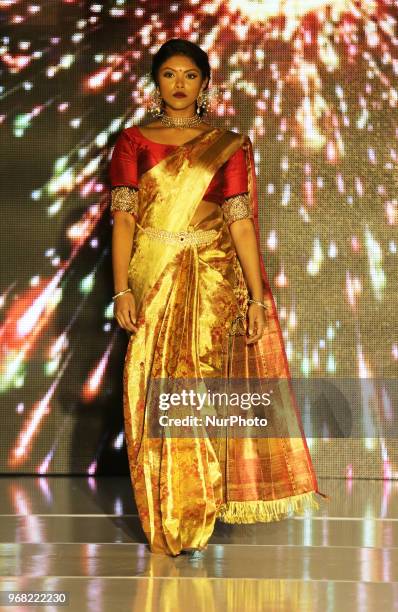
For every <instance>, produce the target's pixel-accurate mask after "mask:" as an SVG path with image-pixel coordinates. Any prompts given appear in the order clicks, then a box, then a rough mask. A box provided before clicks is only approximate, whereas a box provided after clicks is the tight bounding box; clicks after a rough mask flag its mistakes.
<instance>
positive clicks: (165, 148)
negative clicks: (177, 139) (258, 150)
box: [109, 126, 248, 205]
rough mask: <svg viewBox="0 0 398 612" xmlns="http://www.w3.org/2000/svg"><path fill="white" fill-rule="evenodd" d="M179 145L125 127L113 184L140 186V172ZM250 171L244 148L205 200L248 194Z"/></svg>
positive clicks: (117, 148) (116, 149)
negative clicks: (155, 140) (164, 142)
mask: <svg viewBox="0 0 398 612" xmlns="http://www.w3.org/2000/svg"><path fill="white" fill-rule="evenodd" d="M178 146H180V145H169V144H160V143H158V142H154V141H153V140H149V139H148V138H146V137H145V136H144V135H143V134H142V133H141V132H140V130H139V129H138V128H137V126H132V127H130V128H126V129H124V130H123V131H122V132H121V134H120V136H119V138H118V139H117V141H116V144H115V147H114V149H113V153H112V158H111V162H110V166H109V177H110V181H111V186H112V187H117V186H122V185H125V186H128V187H135V188H138V181H139V179H140V177H141V175H142V174H144V172H147V171H148V170H150V168H152V167H153V166H155V165H156V164H157V163H158V162H160V161H161V160H162V159H163V158H164V157H165V155H167V154H168V152H169V151H170V150H172V149H174V148H175V147H178ZM247 174H248V173H247V167H246V157H245V152H244V150H243V148H242V147H241V148H240V149H238V150H237V151H236V152H235V153H234V154H233V155H231V157H230V158H229V159H228V160H227V161H226V162H225V164H223V165H222V166H221V168H220V169H219V170H218V171H217V173H216V174H215V175H214V177H213V179H212V181H211V182H210V184H209V187H208V188H207V191H206V193H205V195H204V196H203V199H204V200H208V201H211V202H215V203H216V204H220V205H222V204H223V202H224V200H225V199H226V198H229V197H232V196H234V195H238V194H240V193H246V192H247V191H248V182H247Z"/></svg>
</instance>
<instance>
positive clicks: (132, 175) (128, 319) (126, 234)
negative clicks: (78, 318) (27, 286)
mask: <svg viewBox="0 0 398 612" xmlns="http://www.w3.org/2000/svg"><path fill="white" fill-rule="evenodd" d="M110 178H111V184H112V202H111V214H112V216H113V229H112V268H113V283H114V290H115V294H116V293H119V292H120V291H124V290H125V289H127V288H128V286H129V284H128V268H129V263H130V259H131V252H132V247H133V239H134V232H135V223H136V219H137V217H138V188H137V182H138V181H137V162H136V155H135V151H134V148H133V146H132V143H131V141H130V140H129V139H128V138H127V137H126V135H125V133H122V135H121V136H120V137H119V139H118V141H117V142H116V145H115V148H114V151H113V155H112V159H111V164H110ZM113 312H114V317H115V319H116V320H117V322H118V324H119V325H120V326H121V327H122V328H123V329H125V330H126V331H129V332H135V331H137V326H136V306H135V300H134V295H133V293H131V292H129V293H125V294H123V295H121V296H119V297H117V298H116V299H115V301H114V307H113Z"/></svg>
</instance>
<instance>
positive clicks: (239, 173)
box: [223, 140, 266, 344]
mask: <svg viewBox="0 0 398 612" xmlns="http://www.w3.org/2000/svg"><path fill="white" fill-rule="evenodd" d="M249 147H250V149H251V147H252V145H251V142H250V140H249ZM248 155H249V156H250V155H251V151H250V150H249V151H246V152H245V150H244V149H243V148H240V149H238V151H236V153H235V154H234V155H232V157H231V158H230V159H229V160H228V162H227V164H226V167H225V171H224V198H225V199H224V204H223V213H224V220H225V222H226V223H227V225H228V227H229V230H230V234H231V238H232V241H233V244H234V247H235V250H236V254H237V256H238V259H239V262H240V264H241V267H242V272H243V275H244V278H245V283H246V286H247V289H248V291H249V294H250V297H251V298H252V299H254V300H258V301H260V302H262V301H263V299H264V287H263V279H262V274H261V266H260V261H261V260H260V257H261V253H260V252H259V247H258V243H257V236H256V230H255V225H254V222H253V214H252V209H251V202H250V196H249V185H248V173H249V171H248V159H247V156H248ZM247 314H248V323H249V325H248V328H249V335H250V338H249V340H247V343H248V344H252V343H254V342H256V341H257V340H259V339H260V338H261V336H262V334H263V331H264V328H265V323H266V320H265V310H264V308H263V307H262V306H260V305H259V304H249V307H248V312H247Z"/></svg>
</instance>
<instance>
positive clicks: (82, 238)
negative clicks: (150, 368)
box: [0, 0, 398, 478]
mask: <svg viewBox="0 0 398 612" xmlns="http://www.w3.org/2000/svg"><path fill="white" fill-rule="evenodd" d="M0 15H1V19H2V24H3V27H2V32H3V34H2V36H1V54H0V59H1V85H0V86H1V89H0V96H1V109H0V135H1V147H2V164H1V183H0V190H1V204H2V215H1V219H2V239H1V242H0V249H1V251H0V254H1V255H0V256H1V272H2V277H1V285H0V292H1V293H0V306H1V315H2V322H1V330H0V338H1V353H0V374H1V379H0V393H1V405H2V444H1V466H0V467H1V471H2V472H3V473H9V472H26V473H32V474H35V473H42V474H51V473H65V474H70V473H76V474H87V473H88V474H95V473H109V474H111V473H127V470H128V467H127V460H126V454H125V448H124V442H123V418H122V395H121V382H122V366H123V359H124V352H125V349H126V343H127V339H126V335H125V332H123V331H121V330H119V329H118V327H117V325H116V324H115V322H114V321H113V319H112V302H111V295H112V281H111V259H110V236H111V221H110V215H109V200H110V197H109V183H108V176H107V169H108V163H109V158H110V155H111V152H112V147H113V145H114V143H115V140H116V138H117V136H118V134H119V133H120V131H121V130H122V129H123V128H125V127H129V126H130V125H132V124H133V123H138V122H140V121H142V120H143V119H144V112H145V111H144V109H143V106H142V104H141V96H142V92H143V76H144V75H145V74H146V73H147V72H148V70H149V68H150V62H151V57H152V55H153V53H154V52H155V51H156V50H157V49H158V47H159V45H160V44H161V43H163V42H164V41H166V40H167V39H168V38H172V37H182V38H187V39H190V40H192V41H193V42H197V43H198V44H200V45H201V46H202V47H203V48H204V49H205V50H206V51H207V52H208V53H209V56H210V60H211V65H212V70H213V72H212V82H213V84H215V85H218V86H220V88H221V90H222V92H223V93H222V96H221V98H220V99H219V101H218V106H217V108H216V111H214V113H213V115H212V116H211V117H210V118H209V120H210V121H211V122H213V124H214V125H222V126H226V127H228V128H230V129H234V130H238V131H240V132H244V133H246V134H248V135H249V136H250V138H251V140H252V142H253V146H254V151H255V160H256V164H257V175H258V189H259V198H260V224H261V245H262V250H263V256H264V260H265V264H266V269H267V271H268V275H269V279H270V282H271V285H272V288H273V290H274V295H275V299H276V303H277V307H278V312H279V315H280V320H281V325H282V330H283V334H284V338H285V343H286V349H287V355H288V359H289V363H290V366H291V371H292V375H293V377H294V378H296V379H297V380H299V381H315V380H317V379H318V380H322V381H323V388H324V390H325V392H324V393H323V395H322V394H321V395H320V396H319V397H321V399H322V398H323V400H324V405H325V404H326V405H328V406H329V408H331V409H332V410H333V409H334V408H336V406H337V405H338V404H339V397H340V398H341V394H340V395H339V394H338V393H337V392H336V389H337V386H338V385H337V383H338V382H339V381H343V380H347V381H350V380H353V381H355V382H356V383H357V384H359V383H361V385H359V387H358V389H359V391H360V408H361V411H360V412H359V414H360V416H359V417H358V416H357V417H356V418H357V420H356V424H357V425H358V419H363V423H362V421H360V423H359V425H360V427H362V425H363V428H362V429H363V435H357V436H355V437H350V436H347V437H345V438H344V437H342V436H337V437H334V436H333V435H330V436H329V437H328V435H329V434H330V432H328V431H327V430H326V431H325V432H324V434H325V435H323V436H322V437H321V438H320V437H319V436H317V437H309V439H308V443H309V447H310V451H311V454H312V456H313V459H314V463H315V466H316V470H317V474H318V475H319V476H336V477H380V478H381V477H385V478H397V476H398V466H397V461H398V444H397V438H398V436H395V437H394V436H393V435H392V433H393V429H391V428H390V429H389V428H388V427H389V425H392V424H393V423H394V418H395V413H396V406H397V403H396V399H397V392H396V385H395V386H394V384H393V383H396V382H397V380H398V379H397V376H398V307H397V305H398V274H397V269H398V268H397V263H398V255H397V241H398V234H397V224H398V199H397V198H398V196H397V187H398V183H397V164H398V122H397V118H398V113H397V104H398V59H397V57H398V35H397V18H398V3H397V2H393V1H391V0H390V1H388V2H387V1H386V2H370V1H362V2H361V1H357V2H348V1H345V0H335V1H334V2H333V3H329V2H325V1H322V0H302V1H299V0H291V1H289V0H286V1H285V2H282V1H276V0H275V1H273V0H264V1H260V0H257V1H255V0H253V1H250V0H239V2H237V1H235V0H224V1H223V2H221V1H220V0H217V1H211V0H209V1H201V2H199V0H191V1H188V0H176V1H175V2H152V1H150V0H146V1H139V0H137V1H136V2H127V1H123V0H115V1H114V2H105V3H101V2H92V3H90V2H78V1H76V2H74V1H72V0H70V1H67V0H65V1H61V0H58V1H56V0H52V1H50V2H26V1H18V0H3V1H0ZM362 382H364V383H365V386H362ZM328 390H329V391H331V393H329V391H328ZM319 397H318V399H317V402H313V403H314V405H313V406H311V405H308V398H307V400H306V403H305V405H303V406H301V408H302V409H303V412H304V413H305V414H304V417H305V419H304V420H305V424H306V433H307V435H308V431H310V430H311V419H312V418H314V414H315V413H314V407H315V408H316V407H317V406H319V405H320V404H319ZM333 398H334V399H333ZM321 403H322V402H321ZM310 404H311V402H310ZM321 407H322V406H321ZM323 407H324V406H323ZM348 412H349V409H348ZM351 416H352V415H351ZM354 419H355V414H354ZM376 422H377V423H379V424H380V423H381V425H386V426H387V428H386V431H384V432H383V435H377V431H376V434H375V429H374V428H372V427H370V426H371V425H372V424H373V425H374V424H375V423H376ZM308 427H309V429H307V428H308ZM376 429H377V427H376Z"/></svg>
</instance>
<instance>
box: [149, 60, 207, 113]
mask: <svg viewBox="0 0 398 612" xmlns="http://www.w3.org/2000/svg"><path fill="white" fill-rule="evenodd" d="M158 81H159V89H160V95H161V96H162V98H163V100H164V102H165V104H166V106H168V107H170V108H172V109H175V110H183V109H186V108H188V107H189V106H191V105H194V104H195V101H196V98H197V97H198V95H199V92H200V90H201V89H204V87H206V85H207V83H208V78H206V79H205V80H203V79H202V73H201V71H200V70H199V68H198V67H197V65H196V64H195V63H194V62H193V60H192V59H191V58H190V57H186V56H184V55H175V56H173V57H170V58H169V59H168V60H166V61H165V62H164V63H163V64H162V65H161V66H160V68H159V72H158ZM176 93H180V94H185V96H181V97H177V96H175V94H176Z"/></svg>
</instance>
